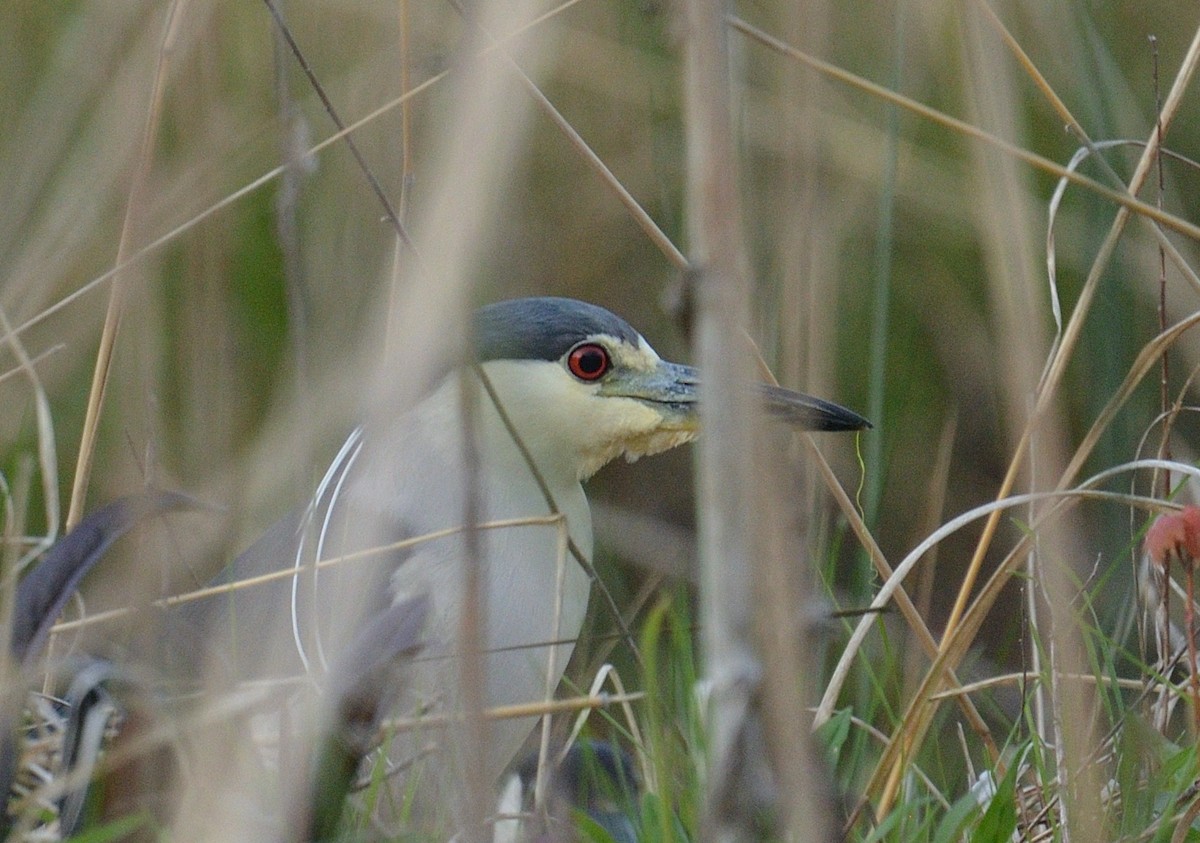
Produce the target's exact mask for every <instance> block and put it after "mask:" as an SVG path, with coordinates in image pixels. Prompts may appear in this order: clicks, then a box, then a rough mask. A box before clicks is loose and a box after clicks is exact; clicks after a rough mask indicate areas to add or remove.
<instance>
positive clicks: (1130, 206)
mask: <svg viewBox="0 0 1200 843" xmlns="http://www.w3.org/2000/svg"><path fill="white" fill-rule="evenodd" d="M729 24H730V26H732V27H733V28H734V29H736V30H737V31H739V32H742V33H744V34H745V35H747V36H748V37H750V38H752V39H753V40H755V41H758V42H759V43H760V44H762V45H763V46H765V47H768V48H770V49H772V50H774V51H776V52H778V53H781V54H783V55H785V56H788V57H790V58H793V59H795V60H796V61H799V62H801V63H803V64H805V65H807V66H808V67H811V68H812V69H813V70H815V71H817V72H819V73H821V74H823V75H825V76H829V77H831V78H833V79H837V80H838V81H840V82H845V83H846V84H847V85H851V86H853V87H855V88H858V89H859V90H861V91H865V92H866V93H869V94H871V95H872V96H875V97H878V98H879V99H881V100H883V101H884V102H888V103H892V104H894V105H899V106H901V107H902V108H904V109H906V110H908V111H911V112H913V113H914V114H917V115H919V116H921V117H924V118H925V119H927V120H929V121H930V122H932V123H936V124H937V125H939V126H945V127H946V128H948V129H953V130H954V131H955V132H958V133H959V134H961V135H963V136H964V137H968V138H973V139H974V140H978V141H982V142H983V143H986V144H988V145H989V146H992V147H995V148H996V149H999V150H1000V151H1001V152H1003V153H1004V154H1005V155H1008V156H1010V157H1012V158H1016V159H1017V160H1018V161H1022V162H1024V163H1026V164H1028V165H1030V166H1031V167H1033V168H1034V169H1037V170H1041V171H1042V172H1044V173H1049V174H1050V175H1053V176H1057V177H1058V178H1062V179H1066V180H1067V181H1069V182H1071V183H1073V184H1077V185H1079V186H1080V187H1084V188H1086V189H1088V190H1089V191H1091V192H1093V193H1095V194H1097V195H1098V196H1100V197H1102V198H1104V199H1107V200H1108V201H1110V202H1112V203H1113V204H1115V205H1118V206H1120V207H1121V208H1122V209H1124V210H1126V211H1129V212H1133V213H1137V214H1139V215H1141V216H1144V217H1147V218H1149V219H1151V220H1154V221H1155V222H1158V223H1160V224H1162V225H1163V226H1164V227H1166V228H1169V229H1172V230H1173V231H1177V232H1179V233H1180V234H1184V235H1186V236H1188V237H1190V238H1192V239H1193V240H1200V226H1198V225H1196V224H1195V223H1192V222H1189V221H1188V220H1185V219H1183V218H1181V217H1177V216H1175V215H1174V214H1169V213H1167V212H1165V211H1163V210H1162V209H1160V208H1158V207H1156V206H1154V205H1152V204H1150V203H1149V202H1143V201H1142V200H1140V199H1138V198H1137V195H1136V194H1137V190H1136V189H1134V188H1133V187H1131V188H1130V190H1129V191H1128V192H1123V191H1120V190H1114V189H1113V188H1111V187H1107V186H1105V185H1103V184H1101V183H1100V182H1098V181H1096V180H1095V179H1091V178H1088V177H1087V176H1085V175H1083V174H1082V173H1077V172H1071V171H1069V170H1068V169H1067V168H1066V167H1064V166H1063V165H1061V164H1059V163H1058V162H1057V161H1052V160H1051V159H1049V158H1046V157H1044V156H1041V155H1038V154H1037V153H1035V152H1030V151H1029V150H1027V149H1024V148H1023V147H1020V146H1017V145H1016V144H1012V143H1009V142H1008V141H1006V140H1004V139H1003V138H999V137H996V136H995V135H993V134H991V133H990V132H986V131H984V130H983V129H980V128H979V127H978V126H973V125H971V124H970V123H968V122H966V121H965V120H960V119H958V118H957V117H951V116H950V115H949V114H946V113H944V112H941V111H938V110H937V109H936V108H931V107H930V106H927V105H925V104H924V103H920V102H917V101H916V100H914V99H912V98H911V97H906V96H904V95H903V94H898V93H896V92H895V91H892V90H890V89H888V88H885V87H884V86H882V85H879V84H878V83H875V82H872V81H870V80H868V79H864V78H863V77H861V76H858V75H856V74H854V73H851V72H849V71H847V70H844V69H842V68H840V67H838V66H837V65H834V64H830V63H829V62H826V61H822V60H821V59H819V58H816V57H815V56H812V55H809V54H808V53H806V52H804V51H803V50H798V49H796V48H795V47H793V46H791V45H790V44H785V43H784V42H783V41H780V40H779V39H778V38H775V37H774V36H772V35H769V34H767V33H766V32H763V31H762V30H761V29H758V28H757V27H755V26H753V25H751V24H749V23H747V22H746V21H744V20H742V19H741V18H739V17H736V16H734V17H731V18H730V20H729ZM1189 56H1190V51H1189ZM1190 60H1191V59H1190V58H1189V59H1188V61H1190ZM1176 81H1178V79H1177V80H1176ZM1168 102H1170V98H1168ZM1173 105H1174V108H1177V107H1178V105H1179V103H1178V102H1177V101H1176V102H1175V103H1174V104H1173ZM1164 111H1165V108H1164ZM1154 137H1156V136H1154ZM1143 177H1144V174H1143ZM1134 184H1136V186H1137V187H1138V188H1140V186H1141V181H1140V180H1138V181H1136V182H1134Z"/></svg>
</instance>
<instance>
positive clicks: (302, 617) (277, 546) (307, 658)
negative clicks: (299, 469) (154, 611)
mask: <svg viewBox="0 0 1200 843" xmlns="http://www.w3.org/2000/svg"><path fill="white" fill-rule="evenodd" d="M362 447H363V437H362V431H361V429H358V430H355V431H354V432H353V433H352V434H351V435H350V437H349V438H348V439H347V440H346V443H345V444H344V445H343V446H342V448H341V450H340V451H339V452H338V454H337V456H336V457H335V458H334V460H333V462H332V463H331V465H330V467H329V469H328V470H327V471H326V473H325V476H324V477H323V478H322V481H321V483H320V484H319V485H318V487H317V489H316V492H315V494H314V495H313V498H312V500H311V502H310V503H309V504H308V505H307V506H306V507H304V508H303V509H301V510H298V511H296V512H292V513H290V514H288V515H287V516H285V517H284V518H283V519H281V520H280V521H278V522H277V523H276V524H274V525H273V526H272V527H271V528H270V529H268V530H267V532H266V533H264V534H263V535H262V537H260V538H259V539H258V540H257V541H256V542H254V544H252V545H251V546H250V547H249V548H247V549H246V550H245V551H243V552H242V553H241V554H240V555H239V556H238V557H237V558H236V559H234V560H233V562H231V563H230V564H229V566H227V567H226V569H225V570H224V571H222V573H221V574H220V575H218V577H217V578H216V580H214V582H213V585H218V586H219V585H229V586H237V587H236V588H232V589H231V590H229V591H227V592H224V593H221V594H219V595H216V596H213V597H209V598H206V599H204V600H200V601H196V602H195V603H192V604H186V605H185V608H184V611H183V612H182V613H181V617H180V619H179V621H180V623H179V624H178V626H179V627H180V629H181V630H182V631H183V633H184V636H185V638H184V640H185V641H186V640H187V639H191V640H192V641H193V642H194V640H195V638H194V636H196V635H200V636H203V638H204V640H205V641H206V643H207V645H208V646H209V648H210V651H211V652H212V653H214V655H215V656H216V658H217V660H218V663H223V664H224V666H225V667H226V669H227V670H228V671H229V672H230V673H231V674H232V675H231V677H230V678H231V679H245V678H264V677H278V676H294V675H298V674H301V673H304V672H307V671H310V670H313V669H320V670H322V671H323V670H325V669H327V667H328V662H329V660H330V659H331V658H332V657H333V655H334V653H336V652H337V650H339V649H340V648H341V647H343V646H345V644H346V641H347V640H348V638H349V636H350V631H351V629H352V628H353V627H355V626H357V623H356V622H354V621H353V620H351V619H349V618H347V617H346V615H345V612H344V611H342V610H343V609H344V607H345V604H346V603H347V602H348V601H352V605H353V606H354V608H355V612H356V614H357V617H358V618H362V617H364V616H373V615H374V614H376V613H377V612H379V611H382V610H383V609H384V608H386V606H387V605H388V604H389V603H390V599H389V596H388V593H387V590H386V589H385V588H382V587H379V586H378V582H379V581H381V580H382V579H383V578H384V577H385V576H386V574H385V573H383V572H378V573H375V574H373V575H371V579H370V580H368V581H367V582H365V583H364V581H363V577H362V576H359V574H361V573H362V571H361V570H359V571H355V572H354V574H355V575H354V576H349V575H346V574H345V573H343V571H342V570H341V568H342V567H343V566H340V565H339V566H329V567H323V566H322V567H318V565H317V563H318V562H319V561H321V560H328V559H330V558H331V557H335V556H337V554H339V553H342V552H345V551H344V548H345V543H344V542H343V541H341V540H340V539H337V540H335V536H340V534H342V533H345V532H346V530H347V528H346V526H345V523H344V522H345V519H346V518H347V517H349V516H348V515H347V514H346V512H345V511H344V510H345V509H346V508H345V507H344V506H343V505H342V504H343V497H344V492H345V490H346V489H347V488H348V486H349V484H350V483H351V481H352V477H353V474H354V469H355V465H356V463H357V461H358V458H359V456H360V454H361V452H362ZM345 567H349V566H345ZM348 620H349V621H350V622H349V623H345V622H344V621H348Z"/></svg>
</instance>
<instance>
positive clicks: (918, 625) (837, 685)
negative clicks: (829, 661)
mask: <svg viewBox="0 0 1200 843" xmlns="http://www.w3.org/2000/svg"><path fill="white" fill-rule="evenodd" d="M803 440H804V442H805V444H806V445H807V447H808V453H809V456H810V458H811V459H812V460H813V462H814V464H815V465H816V467H817V469H818V471H819V473H820V475H821V478H822V479H823V480H824V481H825V487H826V488H827V489H829V491H830V493H831V494H832V495H833V499H834V501H836V502H837V505H838V508H839V509H840V510H841V512H842V515H843V517H844V518H845V519H846V523H847V524H849V526H850V529H851V530H852V531H853V532H854V535H855V537H856V538H857V539H858V542H859V544H860V545H862V547H863V549H864V550H866V551H867V555H868V556H869V557H870V558H871V564H873V565H874V566H875V570H876V571H878V572H879V576H880V577H881V578H882V579H883V581H884V582H885V583H888V582H891V581H893V580H894V579H895V578H896V571H895V569H893V568H892V566H891V565H889V564H888V561H887V558H886V557H885V556H884V555H883V550H882V549H880V547H879V545H878V544H877V543H876V542H875V537H874V536H872V535H871V531H870V530H869V529H867V525H866V523H864V522H863V520H862V517H861V516H860V515H859V513H858V510H857V509H856V508H855V507H854V502H853V501H851V500H850V496H849V495H847V494H846V490H845V489H843V488H842V486H841V484H840V483H838V481H837V477H836V476H835V475H834V473H833V469H832V468H831V467H830V465H829V463H828V461H827V460H826V459H825V455H824V454H822V453H821V452H820V450H819V449H818V448H817V443H816V441H815V440H814V439H813V437H812V436H807V435H806V436H804V437H803ZM934 547H936V545H930V550H932V549H933V548H934ZM919 559H920V557H915V558H914V559H913V564H914V565H915V564H916V562H917V561H919ZM910 567H911V566H910ZM902 580H903V576H901V577H900V579H898V580H896V582H897V583H899V582H900V581H902ZM894 598H895V600H896V606H897V608H899V609H900V614H901V615H902V616H903V617H904V620H905V622H906V623H907V624H908V626H909V628H910V629H911V630H912V632H913V634H914V635H915V636H916V639H917V642H918V643H919V644H920V645H921V649H922V650H924V651H925V653H926V655H927V656H928V657H929V658H930V660H931V661H932V660H933V659H935V658H936V657H937V654H938V642H937V639H936V638H934V637H933V633H932V632H930V631H929V627H928V626H927V625H926V623H925V619H924V618H923V617H921V613H920V612H919V611H917V607H916V606H914V605H913V602H912V599H911V598H910V597H909V596H908V592H906V591H905V590H904V587H903V586H902V585H897V587H896V590H895V593H894ZM872 606H874V604H872ZM873 624H874V620H873V619H867V618H864V619H863V620H862V621H861V622H860V628H864V629H865V628H867V627H868V626H869V625H873ZM848 650H849V648H847V650H845V651H843V656H842V660H841V661H840V662H839V665H838V669H836V670H835V671H834V674H833V676H832V677H831V678H830V681H829V683H828V684H827V686H826V690H825V694H824V696H823V698H822V701H821V705H820V706H819V707H818V708H817V713H816V717H815V718H814V720H813V727H814V728H816V727H817V726H820V725H822V724H823V723H825V722H826V721H827V720H828V719H829V717H830V716H831V715H832V714H833V704H834V703H836V701H837V696H838V694H839V693H840V691H841V686H842V683H843V682H844V681H845V678H846V677H847V676H848V675H849V665H850V662H849V660H847V659H846V658H845V653H846V652H847V651H848ZM843 664H844V665H845V669H842V665H843ZM947 678H948V680H949V681H950V683H951V684H953V685H955V686H957V685H959V684H960V683H959V681H958V677H957V676H956V675H955V674H954V672H953V671H950V672H949V673H948V674H947ZM959 705H960V707H961V708H962V711H963V716H964V717H966V719H967V722H968V723H970V724H971V728H972V729H973V730H974V732H975V733H976V734H977V735H978V736H979V738H980V739H981V740H982V741H983V745H984V746H985V747H986V748H987V750H988V754H989V755H991V756H992V759H993V760H994V761H995V760H998V759H999V757H1000V752H999V750H998V749H997V747H996V742H995V741H994V740H993V739H992V736H991V730H990V729H989V728H988V726H987V723H986V722H985V721H984V719H983V717H982V716H981V715H980V713H979V710H978V709H977V708H976V707H975V703H974V701H973V700H971V699H970V698H969V697H965V696H964V697H961V698H960V702H959Z"/></svg>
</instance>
